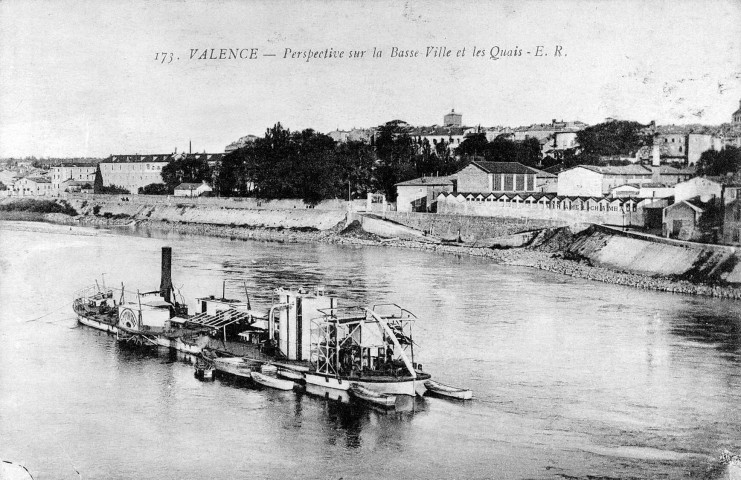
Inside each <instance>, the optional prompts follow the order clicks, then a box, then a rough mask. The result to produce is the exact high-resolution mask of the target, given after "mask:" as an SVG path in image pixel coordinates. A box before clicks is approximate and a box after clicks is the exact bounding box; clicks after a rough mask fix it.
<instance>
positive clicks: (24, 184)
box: [13, 177, 53, 197]
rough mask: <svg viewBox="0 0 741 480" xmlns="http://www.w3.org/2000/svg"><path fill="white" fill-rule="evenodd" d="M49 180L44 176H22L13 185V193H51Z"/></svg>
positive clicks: (24, 194)
mask: <svg viewBox="0 0 741 480" xmlns="http://www.w3.org/2000/svg"><path fill="white" fill-rule="evenodd" d="M52 192H53V191H52V186H51V180H50V179H48V178H45V177H23V178H21V179H20V180H17V181H16V182H15V184H14V185H13V195H17V196H19V197H26V196H46V195H51V194H52Z"/></svg>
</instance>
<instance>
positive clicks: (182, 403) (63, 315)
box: [0, 225, 741, 479]
mask: <svg viewBox="0 0 741 480" xmlns="http://www.w3.org/2000/svg"><path fill="white" fill-rule="evenodd" d="M0 228H2V225H0ZM45 228H47V230H48V231H45V233H43V234H38V233H34V232H26V231H16V230H7V229H6V230H0V268H2V269H3V271H2V276H1V277H0V305H2V309H0V365H2V368H0V438H2V439H3V440H4V442H2V444H0V457H6V458H22V459H25V460H26V462H25V463H26V464H28V465H30V466H35V470H34V469H32V473H33V474H35V476H36V477H37V478H39V477H41V478H76V476H75V475H74V473H73V474H72V475H67V473H68V472H67V471H66V470H65V468H68V463H69V461H68V459H67V457H66V455H65V453H64V452H63V451H62V450H61V449H60V447H59V442H58V440H57V439H59V438H64V439H65V448H66V449H67V453H69V455H70V456H71V457H72V458H74V459H75V463H76V466H78V467H79V468H80V469H81V470H80V471H82V472H83V475H84V476H85V477H88V478H151V477H153V476H156V477H158V478H164V479H176V478H248V477H260V478H287V477H292V478H339V477H343V478H363V477H368V476H372V477H376V478H392V477H393V478H427V477H430V476H435V477H441V478H454V477H455V478H589V477H591V478H601V477H613V478H657V477H663V478H679V477H693V478H694V477H699V478H702V477H703V476H706V475H707V472H709V471H711V469H712V468H713V467H714V465H715V463H714V461H715V460H714V459H715V458H717V456H718V453H719V452H721V451H722V450H723V449H726V448H727V449H729V450H731V451H734V452H739V451H741V443H739V442H740V441H741V440H740V439H739V436H738V432H739V429H741V409H739V408H738V405H739V404H741V375H740V374H739V355H741V339H740V333H741V329H740V323H739V318H740V315H739V312H740V311H741V309H740V308H739V305H741V304H740V303H738V302H727V301H718V300H713V299H703V298H694V297H686V296H681V295H671V294H665V293H658V292H647V291H640V290H633V289H628V288H623V287H616V286H613V285H605V284H600V283H594V282H589V281H585V280H579V279H573V278H569V277H563V276H558V275H554V274H550V273H546V272H539V271H536V270H531V269H524V268H510V267H502V266H498V265H493V264H490V263H488V262H486V261H484V260H482V259H472V258H465V257H455V256H443V255H431V254H427V253H424V252H415V251H407V250H393V249H388V248H376V247H371V248H354V247H352V248H349V247H338V246H332V245H295V244H294V245H292V244H277V243H261V242H242V241H236V242H230V241H227V240H222V239H212V238H199V239H197V240H196V239H194V238H192V237H185V236H180V235H175V234H166V235H163V234H161V233H156V232H151V233H150V235H151V236H150V237H145V236H141V235H140V234H138V233H137V232H132V231H127V232H125V234H124V235H120V234H116V235H114V234H111V233H108V232H105V231H92V230H88V229H75V230H74V231H73V233H75V232H76V231H77V230H79V231H80V232H86V233H85V235H79V236H75V235H72V234H70V233H69V231H68V229H66V230H55V229H56V227H54V226H45ZM165 243H167V244H170V246H172V247H173V249H174V255H173V277H174V278H173V279H174V283H175V285H176V286H177V287H179V288H180V289H181V292H182V294H183V295H184V297H185V298H186V300H187V301H188V302H189V304H191V306H194V302H195V301H194V299H195V298H196V297H197V296H203V295H210V294H214V295H221V289H222V284H223V282H224V280H226V281H227V284H226V295H227V296H228V297H231V298H244V296H245V293H244V288H245V287H244V284H246V286H247V290H248V291H249V294H250V298H251V300H252V303H253V305H254V306H256V307H265V306H266V305H267V304H268V302H269V301H270V299H271V297H272V295H273V289H274V288H277V287H298V286H313V285H315V284H322V285H324V286H325V287H326V288H327V290H328V291H330V292H331V291H334V292H340V293H341V294H342V296H343V297H345V298H347V303H361V304H367V303H370V302H396V303H399V304H402V305H404V306H406V307H408V308H409V309H410V310H411V311H412V312H414V313H415V314H416V315H417V316H418V317H419V318H420V319H421V320H420V321H419V322H418V323H417V324H416V325H415V327H414V333H415V340H416V341H417V343H418V344H419V346H420V347H419V349H417V348H416V347H415V356H418V360H419V361H420V362H422V363H423V364H424V365H425V368H426V370H428V371H430V372H432V373H433V375H434V377H435V379H436V380H439V381H441V382H442V383H447V384H453V385H458V386H463V387H467V388H471V389H472V390H473V391H474V395H475V398H476V399H475V401H473V402H470V403H466V404H463V405H461V404H457V403H451V402H448V401H446V400H440V399H433V398H429V399H428V398H417V399H414V400H410V401H409V403H407V404H400V405H397V406H396V409H394V410H391V411H383V410H381V411H379V410H376V409H374V408H372V407H368V406H366V405H363V404H358V403H357V402H353V401H351V400H350V399H349V397H348V398H342V393H341V392H330V393H329V398H327V393H328V392H312V391H311V389H309V388H307V391H306V392H303V391H298V392H279V391H274V390H265V389H258V388H257V387H255V386H253V385H252V383H251V382H249V381H238V380H236V379H234V378H228V377H223V378H218V379H216V381H211V382H206V381H200V380H198V379H196V378H195V377H194V371H193V367H192V365H191V363H190V362H191V361H192V359H189V358H188V357H185V356H183V357H181V356H179V355H178V354H171V353H169V352H167V351H160V350H154V351H148V352H147V351H141V350H138V349H127V348H122V347H121V346H119V345H118V344H117V342H116V341H115V340H114V338H113V337H111V336H108V335H106V334H103V333H101V332H97V331H95V330H90V329H88V328H76V327H75V324H74V320H71V319H70V313H69V312H67V311H66V310H64V309H63V308H62V307H65V305H64V304H69V302H70V301H71V298H72V294H73V292H74V291H75V290H77V289H78V288H80V287H81V286H84V285H85V284H87V283H89V282H91V281H92V280H93V279H94V278H96V277H97V278H100V274H101V273H103V272H105V273H106V281H107V282H116V283H118V282H120V281H123V282H125V283H126V285H127V287H132V288H134V289H136V288H141V289H142V290H152V289H154V288H156V287H157V285H158V282H159V256H160V248H161V246H162V245H163V244H165ZM60 308H61V309H60ZM55 310H58V314H57V313H54V314H53V315H49V316H48V317H46V318H44V319H42V321H38V322H27V320H30V319H34V318H36V317H39V316H40V315H42V314H45V313H47V312H53V311H55ZM122 445H125V446H126V454H125V455H122V453H121V451H122V449H121V446H122ZM132 458H135V459H136V461H135V462H133V461H131V459H132ZM369 466H370V467H369ZM369 468H372V470H371V471H369ZM431 472H432V474H431Z"/></svg>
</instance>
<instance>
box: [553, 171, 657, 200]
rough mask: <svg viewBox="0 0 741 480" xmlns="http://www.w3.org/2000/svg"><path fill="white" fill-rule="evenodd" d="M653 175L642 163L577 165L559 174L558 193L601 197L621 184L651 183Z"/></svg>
mask: <svg viewBox="0 0 741 480" xmlns="http://www.w3.org/2000/svg"><path fill="white" fill-rule="evenodd" d="M652 177H653V172H652V171H651V170H650V169H648V168H646V167H644V166H642V165H625V166H617V167H610V166H599V165H577V166H576V167H572V168H569V169H567V170H564V171H562V172H560V173H559V174H558V190H557V193H558V195H559V196H588V197H601V196H603V195H609V194H610V191H611V190H612V189H613V188H615V187H618V186H620V185H626V184H641V183H651V182H652ZM654 183H658V182H654Z"/></svg>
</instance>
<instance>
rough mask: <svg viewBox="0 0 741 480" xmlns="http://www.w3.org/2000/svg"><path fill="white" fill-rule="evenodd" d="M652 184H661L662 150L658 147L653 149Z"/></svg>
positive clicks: (655, 146)
mask: <svg viewBox="0 0 741 480" xmlns="http://www.w3.org/2000/svg"><path fill="white" fill-rule="evenodd" d="M651 183H661V149H660V148H659V146H658V145H654V146H653V148H652V149H651Z"/></svg>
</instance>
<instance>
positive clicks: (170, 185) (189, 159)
mask: <svg viewBox="0 0 741 480" xmlns="http://www.w3.org/2000/svg"><path fill="white" fill-rule="evenodd" d="M204 180H205V181H209V180H211V168H210V167H209V166H208V162H206V160H204V159H203V158H202V157H196V156H195V155H183V156H182V157H181V158H178V159H176V160H171V161H170V162H169V163H168V164H167V165H165V166H164V167H163V168H162V181H163V182H165V185H166V186H167V190H168V191H174V190H175V187H177V186H178V185H180V184H181V183H201V182H202V181H204Z"/></svg>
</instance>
